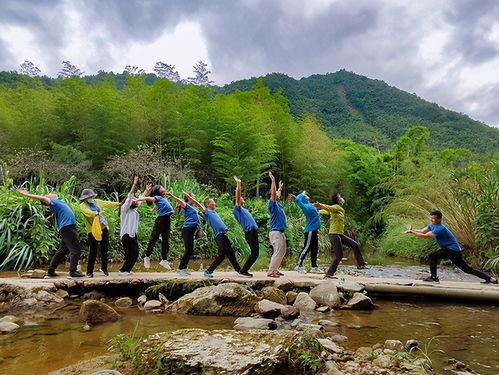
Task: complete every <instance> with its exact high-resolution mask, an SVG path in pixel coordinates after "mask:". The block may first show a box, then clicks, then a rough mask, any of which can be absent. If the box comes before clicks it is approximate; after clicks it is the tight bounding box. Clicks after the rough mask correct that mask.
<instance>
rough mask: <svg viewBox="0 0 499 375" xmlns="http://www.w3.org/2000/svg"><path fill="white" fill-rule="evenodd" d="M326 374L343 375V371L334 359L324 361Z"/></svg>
mask: <svg viewBox="0 0 499 375" xmlns="http://www.w3.org/2000/svg"><path fill="white" fill-rule="evenodd" d="M326 375H344V372H342V371H341V370H339V369H338V366H336V363H335V362H334V361H327V362H326Z"/></svg>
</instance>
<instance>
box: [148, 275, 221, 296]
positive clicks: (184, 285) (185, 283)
mask: <svg viewBox="0 0 499 375" xmlns="http://www.w3.org/2000/svg"><path fill="white" fill-rule="evenodd" d="M214 283H215V282H214V281H212V280H184V279H182V280H167V281H163V282H161V283H159V284H156V285H153V286H150V287H149V288H147V289H146V291H145V295H146V296H147V299H156V300H160V296H159V295H160V294H162V295H163V296H165V297H166V298H167V299H168V300H170V301H175V300H177V299H179V298H181V297H183V296H185V295H186V294H189V293H192V292H193V291H195V290H196V289H198V288H202V287H207V286H212V285H214Z"/></svg>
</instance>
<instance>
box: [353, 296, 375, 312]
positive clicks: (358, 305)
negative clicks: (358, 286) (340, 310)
mask: <svg viewBox="0 0 499 375" xmlns="http://www.w3.org/2000/svg"><path fill="white" fill-rule="evenodd" d="M347 306H349V307H350V308H352V309H358V310H372V309H374V303H373V301H372V300H371V299H370V298H369V297H368V296H366V295H365V294H363V293H354V294H353V297H352V298H350V300H349V301H348V303H347Z"/></svg>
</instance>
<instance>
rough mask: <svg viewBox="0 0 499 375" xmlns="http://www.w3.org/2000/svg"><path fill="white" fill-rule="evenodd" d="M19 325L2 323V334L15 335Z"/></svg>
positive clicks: (0, 326)
mask: <svg viewBox="0 0 499 375" xmlns="http://www.w3.org/2000/svg"><path fill="white" fill-rule="evenodd" d="M18 328H19V325H18V324H16V323H12V322H0V333H14V332H16V331H17V329H18Z"/></svg>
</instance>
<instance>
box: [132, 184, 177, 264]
mask: <svg viewBox="0 0 499 375" xmlns="http://www.w3.org/2000/svg"><path fill="white" fill-rule="evenodd" d="M148 189H150V190H149V191H150V192H149V194H148V195H149V197H143V198H139V199H138V200H137V202H140V201H147V202H152V203H154V204H155V205H156V207H154V209H153V210H157V211H158V217H157V218H156V221H155V222H154V227H153V229H152V232H151V239H150V240H149V243H148V244H147V250H146V252H145V257H144V267H145V268H150V267H151V259H150V256H151V254H152V252H153V250H154V246H156V242H158V240H159V236H161V261H160V262H159V264H160V265H161V266H163V267H164V268H166V269H167V270H171V269H172V267H171V263H170V262H168V260H167V257H168V251H169V250H170V227H171V223H170V215H171V214H172V213H173V207H172V205H171V204H170V202H169V201H168V199H166V198H165V195H166V190H165V188H164V187H163V186H161V185H154V186H153V187H152V188H150V185H148Z"/></svg>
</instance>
